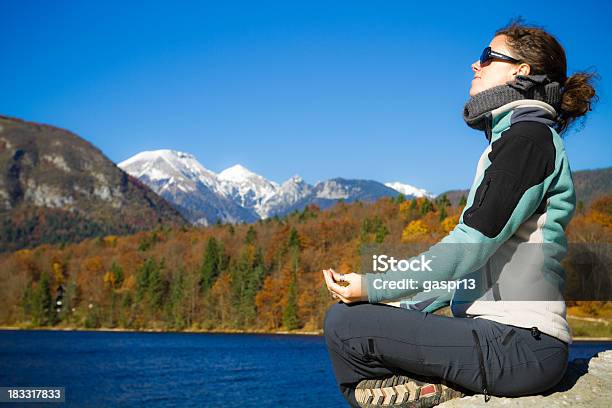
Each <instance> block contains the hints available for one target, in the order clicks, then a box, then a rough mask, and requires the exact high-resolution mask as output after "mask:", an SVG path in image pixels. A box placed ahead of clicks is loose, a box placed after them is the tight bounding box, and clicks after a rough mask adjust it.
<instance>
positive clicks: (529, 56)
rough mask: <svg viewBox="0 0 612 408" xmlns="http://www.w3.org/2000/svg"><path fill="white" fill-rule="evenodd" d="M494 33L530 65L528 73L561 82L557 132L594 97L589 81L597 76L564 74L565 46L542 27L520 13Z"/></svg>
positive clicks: (589, 107) (591, 84) (563, 128)
mask: <svg viewBox="0 0 612 408" xmlns="http://www.w3.org/2000/svg"><path fill="white" fill-rule="evenodd" d="M495 35H496V36H497V35H505V36H506V43H507V44H508V46H509V47H510V49H511V50H512V51H513V53H514V57H515V58H517V59H519V60H521V61H524V62H525V63H527V64H529V65H530V66H531V71H530V75H538V74H546V75H548V77H549V78H550V80H551V81H556V82H558V83H559V85H560V86H561V89H560V91H561V106H560V108H559V109H558V111H557V113H558V117H557V126H556V130H557V131H558V132H559V133H563V132H565V131H566V130H567V129H568V128H569V127H570V126H571V125H572V123H574V121H575V120H576V119H578V118H580V117H582V116H584V115H586V113H587V112H588V111H590V110H591V104H592V103H594V102H596V101H597V100H598V97H597V95H596V94H595V88H594V86H593V82H594V80H595V79H598V78H599V76H598V75H597V73H596V72H595V71H592V72H586V71H583V72H576V73H574V74H573V75H572V76H570V77H567V61H566V58H565V50H564V49H563V47H562V46H561V44H560V43H559V41H557V39H556V38H555V37H553V36H552V35H550V34H549V33H547V32H546V31H544V29H543V28H540V27H536V26H532V25H526V24H524V23H523V20H522V18H520V17H519V18H517V19H513V20H512V21H510V23H509V24H508V25H507V26H505V27H503V28H500V29H499V30H497V32H496V33H495Z"/></svg>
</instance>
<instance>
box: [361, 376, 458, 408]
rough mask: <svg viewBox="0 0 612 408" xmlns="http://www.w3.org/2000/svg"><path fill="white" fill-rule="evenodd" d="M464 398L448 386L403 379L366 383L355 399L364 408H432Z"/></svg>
mask: <svg viewBox="0 0 612 408" xmlns="http://www.w3.org/2000/svg"><path fill="white" fill-rule="evenodd" d="M464 395H465V394H464V393H463V392H461V391H458V390H455V389H453V388H450V387H448V386H446V385H444V384H432V383H428V382H424V381H419V380H415V379H413V378H410V377H406V376H403V375H394V376H392V377H387V378H382V379H371V380H363V381H361V382H360V383H359V384H357V387H356V388H355V399H356V400H357V403H359V406H360V407H362V408H380V407H385V408H429V407H433V406H435V405H438V404H441V403H442V402H445V401H448V400H450V399H453V398H461V397H463V396H464Z"/></svg>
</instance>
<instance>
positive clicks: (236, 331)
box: [0, 326, 612, 343]
mask: <svg viewBox="0 0 612 408" xmlns="http://www.w3.org/2000/svg"><path fill="white" fill-rule="evenodd" d="M2 330H24V331H27V330H31V331H33V330H48V331H92V332H116V333H200V334H275V335H289V336H292V335H293V336H323V330H319V331H304V330H295V331H288V330H277V331H270V330H239V329H215V330H205V329H186V330H163V329H142V330H136V329H124V328H110V327H101V328H91V329H88V328H84V327H47V326H43V327H20V326H0V331H2ZM595 341H601V342H605V341H610V342H612V337H574V338H573V342H574V343H575V342H595Z"/></svg>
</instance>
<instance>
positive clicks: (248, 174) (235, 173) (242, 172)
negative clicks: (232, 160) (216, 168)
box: [218, 164, 263, 183]
mask: <svg viewBox="0 0 612 408" xmlns="http://www.w3.org/2000/svg"><path fill="white" fill-rule="evenodd" d="M218 177H219V179H221V180H227V181H233V182H235V183H241V182H244V181H247V180H250V179H253V178H258V177H261V176H260V175H258V174H255V173H253V172H252V171H251V170H249V169H247V168H246V167H244V166H243V165H241V164H235V165H233V166H232V167H228V168H227V169H225V170H223V171H222V172H221V173H219V174H218ZM261 178H263V177H261Z"/></svg>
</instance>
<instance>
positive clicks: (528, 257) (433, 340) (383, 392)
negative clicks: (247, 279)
mask: <svg viewBox="0 0 612 408" xmlns="http://www.w3.org/2000/svg"><path fill="white" fill-rule="evenodd" d="M472 70H473V72H474V78H473V80H472V86H471V89H470V93H469V94H470V99H469V100H468V102H467V104H466V106H465V108H464V119H465V121H466V123H467V124H468V125H469V126H470V127H472V128H474V129H478V130H482V131H484V132H485V135H486V137H487V140H488V146H487V148H486V149H485V151H484V152H483V154H482V156H481V158H480V161H479V163H478V166H477V171H476V177H475V179H474V183H473V185H472V187H471V189H470V193H469V195H468V200H467V205H466V207H465V209H464V210H463V212H462V214H461V217H460V220H459V223H458V225H457V226H456V227H455V229H454V230H453V231H451V232H450V233H449V235H448V236H446V237H445V238H444V239H443V240H442V241H441V242H440V243H438V244H436V245H434V246H432V247H431V248H430V249H429V250H428V251H427V252H425V253H424V254H421V255H422V256H426V257H429V258H428V259H435V260H436V261H435V262H437V264H436V267H435V268H433V270H432V271H430V272H427V275H426V276H427V279H431V280H432V281H434V280H437V281H444V280H446V281H448V282H450V281H457V280H461V279H468V278H469V279H470V280H471V279H474V282H477V285H476V286H477V287H478V288H479V289H478V290H481V292H478V290H476V291H472V292H470V291H469V290H467V289H465V288H463V289H457V290H455V291H453V292H452V293H451V292H448V291H447V292H446V293H449V295H448V297H445V296H444V295H441V296H433V295H431V293H430V294H426V293H424V291H423V290H422V288H417V289H413V288H406V287H402V288H401V289H398V285H395V286H393V285H390V284H388V283H390V282H393V281H395V282H398V281H400V280H402V279H406V278H415V279H417V280H418V279H420V278H422V277H423V276H425V275H422V273H423V272H413V271H397V270H396V271H389V272H385V273H378V274H377V273H368V274H365V275H362V274H356V273H351V274H346V275H340V274H338V273H336V272H335V271H333V270H331V269H330V270H325V271H323V274H324V278H325V282H326V284H327V287H328V290H329V291H330V292H332V294H333V296H334V297H336V298H338V299H340V300H341V302H339V303H337V304H335V305H333V306H332V307H331V308H330V309H329V310H328V312H327V314H326V317H325V327H324V331H325V336H326V344H327V347H328V352H329V355H330V359H331V361H332V366H333V369H334V373H335V376H336V380H337V382H338V385H339V388H340V390H341V392H342V393H343V395H344V397H345V398H346V399H347V401H348V402H349V404H350V405H351V406H353V407H417V406H418V407H427V406H433V405H436V404H438V403H440V402H442V401H445V400H447V399H449V398H453V397H456V396H461V395H463V393H465V392H476V393H480V392H482V393H483V394H484V396H485V400H487V399H488V396H489V395H497V396H521V395H528V394H536V393H541V392H543V391H545V390H547V389H550V388H551V387H553V386H555V385H556V384H557V383H558V382H559V381H560V379H561V378H562V377H563V375H564V373H565V370H566V367H567V358H568V343H571V332H570V329H569V326H568V324H567V321H566V319H565V303H564V301H563V298H562V295H561V293H562V287H563V277H564V274H563V269H562V268H561V264H560V261H561V259H562V258H563V257H564V255H565V253H566V250H567V243H566V238H565V229H566V227H567V225H568V223H569V221H570V219H571V217H572V215H573V213H574V207H575V201H576V199H575V194H574V187H573V183H572V179H571V172H570V167H569V164H568V160H567V155H566V153H565V150H564V147H563V142H562V139H561V138H560V136H559V134H562V133H563V132H565V131H566V130H567V129H568V127H569V126H570V125H571V124H572V123H573V122H574V120H575V119H577V118H579V117H581V116H583V115H585V114H586V113H587V112H588V111H589V110H590V105H591V100H592V99H593V98H595V90H594V88H593V86H592V85H591V82H592V79H593V77H594V75H595V74H594V73H576V74H574V75H572V76H570V77H567V76H566V58H565V52H564V50H563V48H562V46H561V45H560V44H559V43H558V42H557V40H556V39H555V38H554V37H552V36H551V35H550V34H548V33H547V32H545V31H544V30H542V29H540V28H537V27H531V26H526V25H523V24H521V23H520V22H512V23H510V25H508V26H507V27H504V28H502V29H500V30H498V31H497V32H496V33H495V36H494V38H493V39H492V41H491V42H490V44H489V46H488V47H487V48H485V50H484V51H483V53H482V55H481V57H480V59H479V60H478V61H476V62H474V63H473V64H472ZM416 258H417V257H415V259H416ZM421 259H424V258H422V257H421ZM419 273H421V275H419ZM340 281H344V282H345V283H346V286H344V285H340V284H339V282H340ZM543 287H545V288H546V290H548V292H546V294H545V295H542V293H543V292H539V288H543ZM551 288H552V292H553V293H552V294H551V293H550V290H551ZM470 289H474V288H473V287H471V288H470ZM521 292H523V294H524V296H525V298H522V299H519V298H518V297H516V296H517V293H521ZM415 294H416V295H417V296H416V297H413V298H412V299H413V300H412V301H411V302H405V304H404V305H409V306H407V307H404V308H397V307H392V306H389V305H386V304H382V302H390V301H393V300H397V299H405V298H410V297H411V296H414V295H415ZM538 296H540V297H538ZM542 296H545V297H542ZM414 299H418V301H417V300H414ZM517 300H522V301H517ZM449 301H450V305H451V310H452V313H453V317H445V316H440V315H434V314H430V313H429V312H431V311H433V310H435V309H437V308H439V307H441V306H444V305H446V304H448V303H449Z"/></svg>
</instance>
